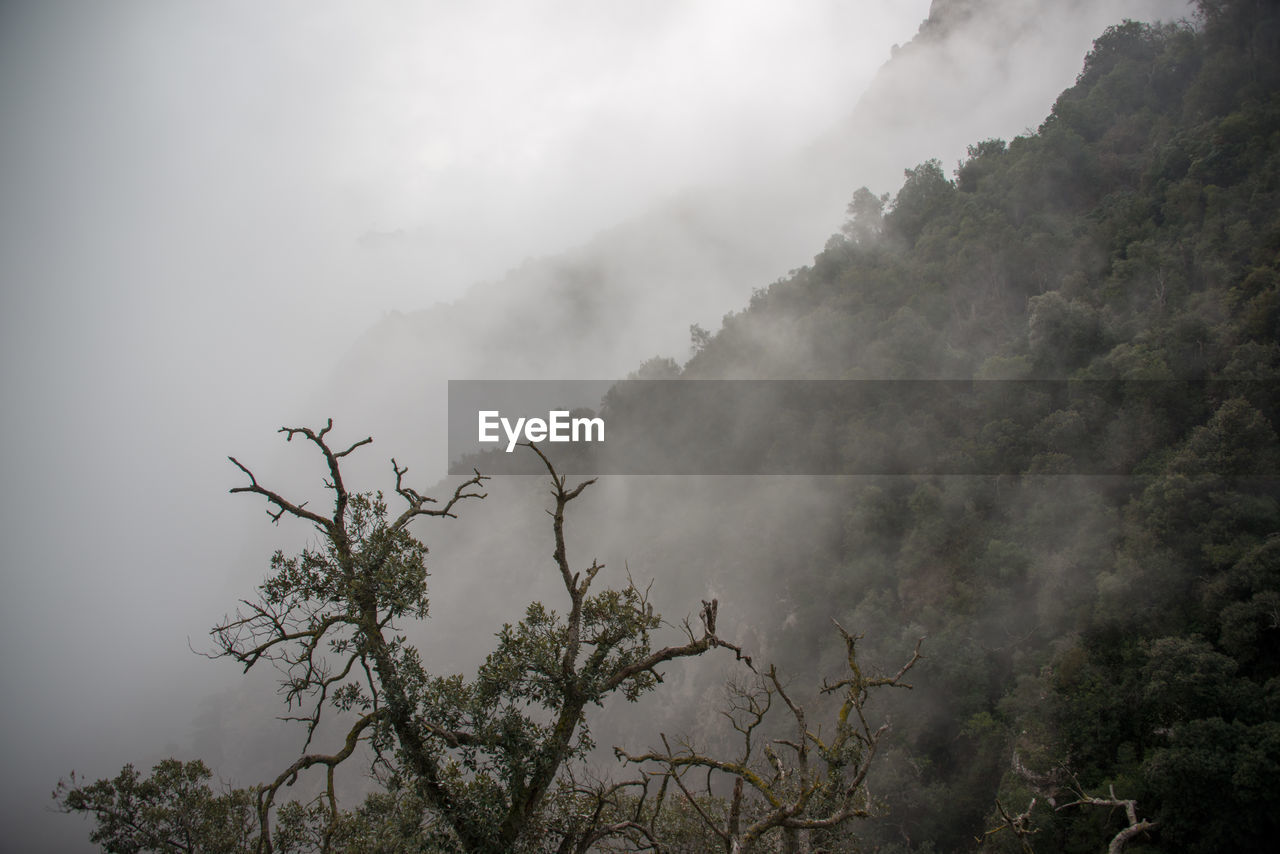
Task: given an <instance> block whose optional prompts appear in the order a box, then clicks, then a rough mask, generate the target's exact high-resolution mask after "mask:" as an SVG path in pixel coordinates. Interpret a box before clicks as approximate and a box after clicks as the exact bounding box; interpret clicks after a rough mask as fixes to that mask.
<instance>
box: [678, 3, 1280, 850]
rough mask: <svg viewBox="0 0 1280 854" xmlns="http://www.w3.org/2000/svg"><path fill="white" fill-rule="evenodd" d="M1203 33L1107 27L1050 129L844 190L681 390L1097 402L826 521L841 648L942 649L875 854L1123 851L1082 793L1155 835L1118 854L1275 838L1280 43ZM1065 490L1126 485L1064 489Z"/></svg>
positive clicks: (1223, 8)
mask: <svg viewBox="0 0 1280 854" xmlns="http://www.w3.org/2000/svg"><path fill="white" fill-rule="evenodd" d="M1198 6H1199V14H1198V19H1197V23H1198V25H1199V28H1196V27H1193V26H1191V25H1187V24H1173V25H1160V26H1151V25H1147V24H1142V23H1137V22H1132V21H1129V22H1125V23H1123V24H1120V25H1118V26H1115V27H1112V28H1110V29H1109V30H1107V32H1105V33H1104V34H1103V35H1102V36H1101V37H1100V38H1099V39H1098V40H1097V42H1096V43H1095V45H1094V49H1093V51H1092V52H1091V53H1090V54H1089V56H1088V58H1087V60H1086V62H1085V65H1084V68H1083V70H1082V72H1081V74H1080V76H1079V78H1078V80H1077V82H1076V85H1075V86H1073V87H1072V88H1071V89H1069V90H1068V91H1066V92H1064V93H1063V94H1062V96H1061V97H1060V98H1059V99H1058V100H1057V102H1056V103H1055V104H1054V106H1053V110H1052V112H1051V114H1050V115H1049V117H1048V118H1047V119H1046V120H1045V122H1044V123H1043V125H1042V126H1041V127H1040V128H1039V130H1038V132H1036V133H1034V134H1031V135H1028V136H1023V137H1018V138H1016V139H1013V140H1011V141H1009V142H1008V143H1007V144H1006V143H1005V142H1004V141H1002V140H986V141H984V142H980V143H977V144H975V145H973V146H971V147H970V150H969V156H968V159H967V160H966V161H965V162H964V163H961V164H960V165H959V167H958V169H957V170H956V172H955V176H954V182H952V181H950V180H948V178H947V176H946V175H944V174H943V172H942V169H941V165H940V164H939V163H938V162H937V161H930V162H927V163H924V164H922V165H920V166H918V167H916V168H915V169H911V170H908V172H907V175H906V180H905V182H904V184H903V186H902V188H901V189H900V190H899V192H898V193H897V195H896V196H895V197H894V198H893V199H892V200H891V201H889V202H888V204H884V200H882V199H879V198H877V197H876V196H874V195H873V194H871V193H870V192H869V191H866V190H865V189H863V190H860V191H859V192H858V193H856V194H855V195H854V197H853V201H852V202H851V204H850V206H849V216H850V218H849V220H848V222H847V223H846V224H845V226H844V228H843V230H842V231H843V233H842V235H839V236H837V237H835V238H833V239H832V240H831V241H829V242H828V244H827V246H826V248H825V249H824V250H823V252H822V253H821V254H819V255H818V256H817V257H816V258H815V259H814V263H813V265H812V266H810V267H806V268H803V269H801V270H798V271H795V272H794V273H793V274H792V275H791V276H790V277H788V278H787V279H785V280H783V281H780V282H777V283H775V284H774V285H772V286H771V287H769V288H768V289H767V290H765V291H761V292H758V293H757V294H756V296H755V297H753V299H752V301H751V305H750V306H749V307H748V308H747V309H746V310H745V311H742V312H740V313H738V314H735V315H732V316H730V317H728V318H726V320H725V323H724V326H723V327H722V328H721V330H720V331H719V332H718V333H717V334H716V335H715V336H713V337H712V338H711V340H710V341H708V342H706V343H705V345H704V346H702V347H701V348H700V350H699V353H698V355H697V356H696V357H695V358H694V359H693V360H691V361H690V362H689V363H688V364H687V365H686V366H685V368H684V371H683V375H684V376H685V377H689V378H713V377H741V376H752V377H774V376H789V377H821V378H867V377H870V378H913V377H934V378H943V377H984V378H992V379H1039V378H1063V379H1066V378H1073V379H1079V380H1094V381H1107V382H1094V383H1091V384H1081V385H1080V386H1078V387H1077V388H1076V389H1075V390H1074V391H1073V392H1072V394H1071V397H1070V399H1067V400H1062V399H1037V398H1036V397H1035V395H1033V394H1025V395H1021V396H1014V395H1010V396H1009V397H1008V398H1007V399H1005V400H1003V401H993V402H992V404H991V407H990V411H989V417H988V418H987V420H986V422H985V424H982V425H980V427H979V428H977V429H974V430H973V431H972V432H971V433H970V434H969V435H967V436H965V437H964V439H963V440H962V441H957V442H955V444H954V445H953V446H952V447H951V448H950V449H949V450H948V451H947V455H944V456H945V458H946V459H950V460H952V461H955V460H971V461H974V463H975V464H979V463H982V464H988V463H989V462H990V461H991V460H1003V461H1006V462H1008V463H1010V466H1011V469H1012V470H1013V471H1016V472H1019V473H1021V475H1022V476H1021V477H1019V478H987V479H981V480H968V479H963V478H914V479H910V480H906V479H893V478H888V479H880V480H877V481H875V482H874V484H869V483H867V482H866V481H859V482H856V483H851V484H850V485H849V487H848V488H847V490H846V491H845V502H846V503H845V504H844V505H843V506H842V507H841V508H840V509H839V511H838V512H839V513H840V514H841V515H842V517H843V519H844V524H843V526H842V527H843V532H844V536H843V541H842V542H841V543H839V544H838V545H837V546H836V547H835V552H836V554H835V557H834V558H833V559H834V560H836V561H837V562H838V563H839V564H840V565H841V571H840V572H838V573H830V572H828V571H822V572H818V571H816V570H813V571H812V572H813V573H814V574H813V575H812V576H811V577H808V576H806V579H807V580H808V581H809V582H810V583H811V584H813V585H815V586H817V587H818V588H820V589H822V590H823V591H824V593H825V594H826V599H825V600H824V603H823V604H825V605H827V606H828V607H830V608H833V609H835V612H836V613H837V614H839V615H840V619H842V620H845V619H847V620H849V622H851V623H853V624H855V625H859V626H860V627H862V626H865V627H868V628H870V629H871V634H872V636H874V637H876V638H885V639H890V642H892V641H891V639H892V637H893V635H894V632H895V630H896V631H904V627H907V626H910V627H912V628H911V630H912V631H915V630H918V629H920V628H921V627H923V629H924V630H925V631H927V632H928V634H929V635H930V646H931V653H930V656H929V659H928V660H926V661H925V662H924V663H923V664H922V666H921V673H922V676H921V679H920V687H919V689H918V690H917V692H916V694H915V695H914V696H913V697H912V698H911V705H910V706H909V707H908V706H906V705H904V706H903V707H902V708H901V709H900V710H899V715H900V716H901V720H903V721H904V722H906V723H904V724H903V725H902V726H901V728H900V730H899V736H900V738H901V739H902V742H903V743H902V745H901V747H900V748H898V749H895V751H894V753H893V755H892V757H891V759H890V761H889V762H888V764H887V765H886V766H885V767H884V768H883V769H882V771H881V774H880V777H879V778H878V780H873V787H875V786H877V785H878V787H879V788H877V789H876V790H877V791H878V792H879V793H880V794H881V796H882V797H883V798H884V799H885V801H886V802H887V803H888V804H889V805H890V807H891V811H890V815H889V817H886V818H885V819H884V820H883V821H882V822H881V824H880V825H878V829H876V830H874V831H873V832H872V835H871V837H870V840H869V841H866V840H864V842H865V844H866V845H868V846H869V847H876V846H879V847H880V848H881V850H931V849H932V850H970V849H972V848H974V847H976V846H977V843H976V842H975V839H977V838H979V837H982V836H983V834H984V831H986V830H989V829H991V828H992V827H993V826H994V825H996V824H999V823H1000V821H1001V819H1000V817H999V815H998V814H997V812H996V810H995V800H996V798H997V797H999V798H1000V799H1001V802H1002V803H1003V804H1005V805H1006V806H1008V807H1009V808H1010V809H1011V810H1012V812H1013V813H1018V812H1021V811H1022V810H1023V809H1024V808H1025V807H1026V805H1027V803H1028V802H1029V800H1030V798H1031V797H1032V796H1036V797H1037V806H1036V808H1035V810H1034V811H1033V812H1032V814H1031V816H1030V820H1031V822H1032V824H1033V825H1034V826H1036V827H1038V828H1039V832H1038V833H1037V835H1036V836H1035V837H1033V838H1032V842H1033V843H1034V845H1035V847H1036V850H1040V851H1050V850H1061V851H1100V850H1105V849H1106V847H1107V845H1108V844H1109V843H1110V841H1111V839H1112V837H1114V836H1115V835H1116V834H1117V833H1118V832H1119V831H1120V830H1121V829H1122V828H1124V827H1125V826H1126V823H1127V821H1126V819H1125V817H1124V815H1123V810H1119V809H1116V808H1114V807H1112V808H1108V809H1104V808H1101V807H1098V806H1097V805H1091V804H1090V803H1089V802H1088V798H1090V797H1092V798H1104V799H1105V798H1107V797H1112V798H1120V799H1129V798H1132V799H1135V800H1136V802H1137V810H1138V813H1139V815H1140V817H1141V818H1142V819H1149V820H1152V821H1155V822H1156V825H1155V826H1154V827H1151V828H1148V829H1146V830H1144V831H1143V832H1142V833H1141V834H1139V836H1138V837H1137V838H1136V839H1135V840H1134V841H1131V842H1130V843H1129V845H1130V847H1131V849H1132V850H1139V847H1141V850H1162V851H1197V850H1203V851H1209V850H1222V849H1223V848H1224V847H1226V848H1235V849H1237V850H1258V849H1259V848H1261V847H1265V841H1266V840H1268V839H1269V838H1270V837H1271V835H1272V834H1274V832H1275V826H1274V825H1275V823H1276V819H1275V818H1274V816H1275V809H1274V804H1275V803H1276V802H1277V801H1278V800H1280V783H1277V782H1276V781H1277V780H1278V779H1280V776H1278V775H1277V773H1276V770H1277V769H1276V762H1277V748H1276V744H1277V730H1278V729H1280V714H1278V713H1280V704H1278V703H1277V691H1278V690H1280V689H1277V685H1280V480H1278V479H1277V477H1276V474H1277V471H1278V470H1280V458H1278V457H1277V454H1278V453H1280V443H1278V441H1277V432H1278V431H1277V425H1278V424H1280V383H1278V382H1277V380H1280V368H1278V366H1280V349H1278V347H1277V342H1278V340H1280V289H1278V288H1277V285H1280V269H1278V265H1280V91H1278V90H1277V83H1280V41H1278V40H1280V13H1278V11H1277V4H1275V3H1272V2H1255V0H1237V2H1230V0H1204V2H1201V3H1199V4H1198ZM1117 380H1123V381H1127V382H1128V384H1125V385H1121V384H1118V383H1113V382H1112V381H1117ZM1153 380H1155V381H1166V382H1165V384H1163V385H1162V384H1160V383H1150V382H1146V381H1153ZM1171 380H1177V381H1195V382H1197V383H1199V382H1204V383H1205V384H1204V385H1187V384H1183V385H1177V384H1168V383H1167V381H1171ZM1133 381H1139V382H1133ZM946 414H947V413H946V409H945V407H944V406H939V408H938V411H937V412H936V413H935V417H934V418H933V419H932V420H931V419H929V418H919V419H914V420H911V421H907V422H903V421H901V420H899V421H897V422H895V421H894V419H893V418H892V412H891V411H890V410H889V409H888V408H886V409H884V411H883V412H879V413H877V412H868V411H866V410H859V411H856V412H844V411H841V410H840V409H839V408H838V406H836V405H835V404H833V406H832V409H831V411H828V412H823V413H821V415H820V417H819V418H816V419H815V423H819V422H820V423H822V424H823V425H826V426H824V427H823V430H824V431H825V434H826V435H831V434H836V435H839V434H841V433H843V438H842V439H841V440H840V441H837V442H834V443H830V444H829V445H828V446H827V450H825V451H824V453H827V454H829V455H830V454H838V455H843V456H842V457H839V458H834V457H829V458H831V459H832V467H833V469H835V468H837V467H839V466H841V465H844V464H846V463H847V462H848V460H849V459H863V458H877V457H879V458H883V457H885V456H886V455H893V454H895V453H897V454H903V453H906V454H907V455H910V454H912V453H914V452H915V451H914V450H913V449H919V448H930V449H932V450H936V449H937V442H938V436H939V435H941V433H940V432H939V429H940V425H943V424H944V423H945V421H946ZM882 416H883V417H882ZM859 455H860V456H859ZM1086 460H1101V461H1102V463H1103V464H1104V465H1103V467H1102V468H1103V469H1104V470H1107V471H1118V472H1125V473H1128V474H1129V476H1128V477H1123V478H1116V477H1109V478H1086V477H1070V476H1066V475H1067V474H1069V473H1071V472H1079V471H1081V470H1082V469H1081V466H1082V464H1083V461H1086ZM816 553H817V552H816V550H815V554H816ZM799 563H800V565H802V566H803V565H806V561H804V560H800V561H799ZM812 563H813V565H819V564H820V563H821V561H817V560H815V561H812ZM791 583H793V584H795V585H796V586H802V585H803V583H804V581H803V580H801V579H793V580H792V582H791ZM841 609H843V610H841ZM821 610H822V609H821V608H820V607H816V606H815V608H814V609H813V611H814V613H815V615H816V614H817V613H818V612H821ZM806 613H808V612H806ZM813 622H815V623H817V622H820V621H818V620H814V621H813ZM802 625H803V623H802ZM895 627H896V629H895ZM801 634H803V632H795V631H794V630H793V631H791V632H790V633H789V635H788V637H790V638H794V639H795V642H796V643H799V644H801V645H802V646H803V645H805V644H808V643H810V642H809V641H807V640H806V639H805V638H804V637H798V635H801ZM811 647H812V645H811ZM886 648H887V647H886ZM875 652H876V651H875V650H870V651H869V653H870V654H875ZM1015 752H1016V754H1017V755H1018V756H1019V757H1021V759H1020V761H1021V762H1022V763H1024V766H1025V767H1027V768H1031V769H1032V771H1033V772H1034V773H1036V774H1040V775H1041V779H1040V782H1039V783H1033V782H1032V781H1031V780H1030V778H1028V777H1027V775H1026V774H1025V773H1023V772H1021V771H1018V770H1016V769H1015V768H1014V767H1013V763H1012V757H1013V756H1014V754H1015ZM1064 765H1065V766H1067V767H1065V768H1064V767H1063V766H1064ZM1054 775H1056V777H1055V776H1054ZM1069 775H1074V776H1069ZM1051 777H1053V779H1054V780H1056V782H1054V783H1052V784H1050V783H1049V782H1047V781H1048V780H1049V779H1050V778H1051ZM1072 781H1074V782H1072ZM1112 786H1114V787H1115V794H1114V795H1110V794H1109V791H1110V787H1112ZM1054 787H1057V796H1056V798H1055V804H1056V809H1055V808H1054V807H1052V806H1050V805H1049V804H1048V800H1047V798H1048V797H1049V794H1048V793H1049V792H1050V790H1051V789H1053V788H1054ZM1073 787H1078V788H1079V791H1076V789H1075V788H1073ZM1073 792H1074V794H1073ZM1019 799H1021V800H1019ZM987 840H988V843H989V844H990V845H991V846H993V847H994V848H997V849H1000V850H1004V848H1001V846H1005V847H1006V848H1008V850H1017V849H1018V843H1017V842H1016V840H1014V838H1013V836H1012V835H1011V834H1008V833H1006V834H1004V835H1003V836H1002V835H1001V834H995V835H992V836H990V837H987ZM1010 846H1011V847H1010Z"/></svg>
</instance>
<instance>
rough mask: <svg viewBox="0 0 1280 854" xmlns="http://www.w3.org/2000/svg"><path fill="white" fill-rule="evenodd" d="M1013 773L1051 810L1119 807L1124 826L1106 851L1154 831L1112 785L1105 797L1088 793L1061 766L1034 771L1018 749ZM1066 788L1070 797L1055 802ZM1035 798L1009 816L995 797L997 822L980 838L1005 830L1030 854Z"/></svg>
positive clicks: (1112, 852)
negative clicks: (1018, 811) (1124, 822)
mask: <svg viewBox="0 0 1280 854" xmlns="http://www.w3.org/2000/svg"><path fill="white" fill-rule="evenodd" d="M1012 764H1013V772H1014V774H1015V775H1016V776H1018V777H1020V778H1021V779H1023V780H1024V781H1026V782H1027V783H1028V784H1030V785H1031V786H1032V787H1033V789H1034V790H1035V791H1037V792H1039V793H1041V794H1043V795H1044V796H1045V800H1046V803H1047V804H1048V805H1049V807H1050V808H1052V809H1053V811H1054V812H1063V811H1065V810H1069V809H1072V808H1074V807H1107V808H1109V809H1112V810H1114V809H1123V810H1124V816H1125V818H1126V819H1127V821H1128V824H1126V825H1125V826H1124V827H1122V828H1121V829H1120V830H1119V831H1117V832H1116V834H1115V836H1113V837H1111V840H1110V842H1109V843H1108V844H1107V854H1120V852H1121V851H1123V850H1124V847H1125V846H1126V845H1127V844H1129V842H1131V841H1132V840H1133V839H1134V838H1135V837H1137V836H1139V835H1141V834H1143V833H1146V832H1148V831H1151V830H1155V829H1156V827H1157V826H1158V825H1159V822H1156V821H1151V820H1150V819H1140V818H1138V801H1137V800H1136V799H1134V798H1121V797H1118V796H1117V795H1116V787H1115V786H1114V785H1109V786H1108V787H1107V791H1108V796H1107V797H1098V796H1097V795H1090V794H1089V793H1088V792H1086V791H1085V788H1084V786H1083V785H1081V783H1080V780H1079V778H1077V777H1076V775H1075V774H1073V773H1071V772H1070V771H1068V770H1067V769H1066V768H1065V767H1059V768H1055V769H1054V770H1053V771H1052V772H1051V773H1048V774H1037V773H1036V772H1034V771H1032V770H1031V769H1029V768H1027V766H1026V765H1025V764H1023V762H1022V760H1021V758H1019V756H1018V752H1017V751H1016V750H1015V751H1014V753H1013V763H1012ZM1065 779H1070V780H1071V784H1070V785H1069V786H1065V787H1064V786H1063V785H1062V781H1063V780H1065ZM1064 790H1065V791H1066V792H1067V793H1069V794H1070V795H1072V796H1073V800H1070V801H1066V802H1064V803H1058V799H1059V796H1060V795H1061V794H1062V793H1063V791H1064ZM1037 800H1038V798H1036V797H1033V798H1032V799H1031V802H1030V803H1028V804H1027V808H1026V809H1025V810H1023V811H1022V812H1021V813H1019V814H1017V815H1010V814H1009V811H1008V810H1007V809H1006V808H1005V807H1004V805H1003V804H1001V803H1000V802H999V801H998V800H997V801H996V810H997V811H998V812H999V814H1000V824H998V825H996V826H995V827H993V828H992V829H990V830H988V831H987V832H986V833H985V834H983V838H984V839H985V838H988V837H991V836H993V835H995V834H997V833H999V832H1001V831H1003V830H1008V831H1009V832H1011V833H1012V834H1013V835H1014V836H1015V837H1017V839H1018V844H1019V846H1020V847H1021V848H1022V850H1023V852H1025V854H1034V850H1035V849H1034V848H1033V847H1032V845H1031V837H1032V836H1034V835H1035V833H1036V828H1035V822H1034V820H1033V816H1034V813H1035V808H1036V802H1037Z"/></svg>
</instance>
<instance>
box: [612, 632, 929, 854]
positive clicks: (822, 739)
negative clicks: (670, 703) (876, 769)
mask: <svg viewBox="0 0 1280 854" xmlns="http://www.w3.org/2000/svg"><path fill="white" fill-rule="evenodd" d="M836 629H837V631H838V632H839V633H840V637H841V638H842V639H843V641H844V644H845V651H846V659H847V665H848V669H849V672H848V674H847V675H846V676H845V677H844V678H842V679H839V680H837V681H836V682H834V683H832V682H826V681H824V682H823V685H822V689H821V693H822V694H829V695H834V696H836V697H838V698H839V700H840V703H839V706H838V707H837V708H836V710H835V714H834V720H833V721H832V723H831V725H830V728H829V730H828V734H826V735H824V734H823V731H822V728H821V727H820V726H819V727H816V728H815V727H813V726H811V724H810V719H809V713H808V712H807V711H806V709H805V707H804V706H802V705H800V704H799V703H798V702H796V700H795V698H793V696H792V695H791V693H790V692H789V691H788V689H787V687H786V686H785V685H784V683H783V680H782V679H781V678H780V677H779V675H778V672H777V669H776V668H775V667H772V666H771V667H770V668H769V670H768V672H767V673H765V674H763V676H758V677H757V678H756V679H754V680H753V681H750V682H738V683H731V684H730V688H729V698H730V699H729V707H728V708H727V709H725V710H724V712H723V715H724V716H725V717H726V718H727V719H728V720H729V722H730V725H731V726H732V727H733V729H734V731H735V732H736V733H737V739H738V740H739V742H740V744H741V747H740V749H739V751H738V753H737V756H736V757H735V758H733V759H718V758H715V757H713V756H711V755H710V754H709V753H707V752H704V751H701V750H698V749H696V748H695V747H694V745H693V744H692V742H691V741H689V740H687V739H686V740H679V741H676V742H675V744H674V746H673V744H672V740H670V739H668V738H667V737H666V735H663V736H662V747H663V749H662V750H660V751H659V750H651V751H649V752H647V753H642V754H638V755H632V754H630V753H627V752H626V751H624V750H621V749H618V750H617V753H618V756H619V757H620V758H622V759H623V760H625V761H627V762H629V763H635V764H638V765H640V766H641V767H644V768H646V773H647V774H648V775H649V776H650V777H651V778H660V779H661V780H662V791H663V792H665V791H667V790H668V788H669V787H668V784H670V786H671V787H674V789H676V790H678V792H679V793H680V795H681V796H682V797H683V799H684V802H685V804H686V805H687V806H688V807H689V808H690V809H691V810H693V812H694V813H696V814H697V816H698V818H699V819H700V820H701V821H702V823H703V824H704V825H705V826H706V827H708V828H710V829H711V830H712V831H713V832H714V834H715V836H716V837H717V839H718V840H719V842H720V844H721V845H722V846H723V848H724V850H725V851H728V852H732V854H737V852H747V851H750V850H752V848H753V846H754V845H756V843H758V842H759V841H760V840H761V839H763V838H764V837H765V836H766V834H769V833H770V832H771V831H774V830H777V831H778V832H779V834H780V835H781V843H782V850H783V851H786V852H804V854H807V852H809V851H810V850H811V839H810V837H811V833H812V832H814V831H834V830H835V829H837V828H839V827H840V826H842V825H844V824H845V823H846V822H848V821H850V820H851V819H855V818H862V817H866V816H868V815H870V814H871V811H872V808H873V805H872V799H871V795H870V793H869V792H868V790H867V786H866V781H867V774H868V772H869V771H870V769H871V765H872V761H873V759H874V758H875V755H876V752H877V750H878V748H879V746H880V741H881V739H882V738H883V736H884V735H885V734H886V733H887V732H888V730H889V723H888V722H887V721H885V722H881V723H878V724H875V723H872V720H871V718H870V717H869V716H868V703H869V701H870V699H871V696H872V691H873V690H874V689H877V688H910V687H911V686H910V685H909V684H907V683H906V682H905V681H904V678H905V677H906V675H907V672H908V671H910V670H911V668H912V667H914V666H915V664H916V662H918V661H919V660H920V658H921V655H920V645H921V643H922V642H923V640H924V639H923V638H921V639H920V641H918V642H917V643H916V647H915V650H914V651H913V652H912V655H911V657H910V659H909V660H908V661H907V662H906V664H904V665H903V666H902V667H901V668H900V669H899V670H898V672H897V673H895V674H894V675H892V676H886V675H882V674H874V675H865V674H864V673H863V671H862V667H861V665H860V664H859V662H858V655H857V643H858V641H859V640H860V639H861V637H862V636H861V635H855V634H851V633H850V632H848V631H846V630H845V629H844V627H843V626H841V625H840V624H839V623H836ZM780 709H785V710H786V712H785V716H784V717H785V719H786V720H787V721H788V723H785V724H784V725H783V734H782V735H780V736H779V737H772V738H770V737H768V736H766V735H765V733H766V730H767V729H769V727H768V723H767V722H768V720H769V717H770V713H771V712H773V711H775V710H780ZM788 730H789V732H788ZM654 766H656V767H654ZM695 774H696V775H697V778H696V779H695ZM726 779H727V780H731V781H732V794H731V795H729V796H728V797H727V798H725V797H721V796H718V795H717V794H716V789H717V781H718V780H726ZM699 780H700V781H701V785H698V781H699ZM660 805H661V798H659V799H658V807H657V808H655V811H654V813H655V814H656V813H657V809H658V808H660ZM650 818H651V819H652V818H653V815H651V816H650Z"/></svg>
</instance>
